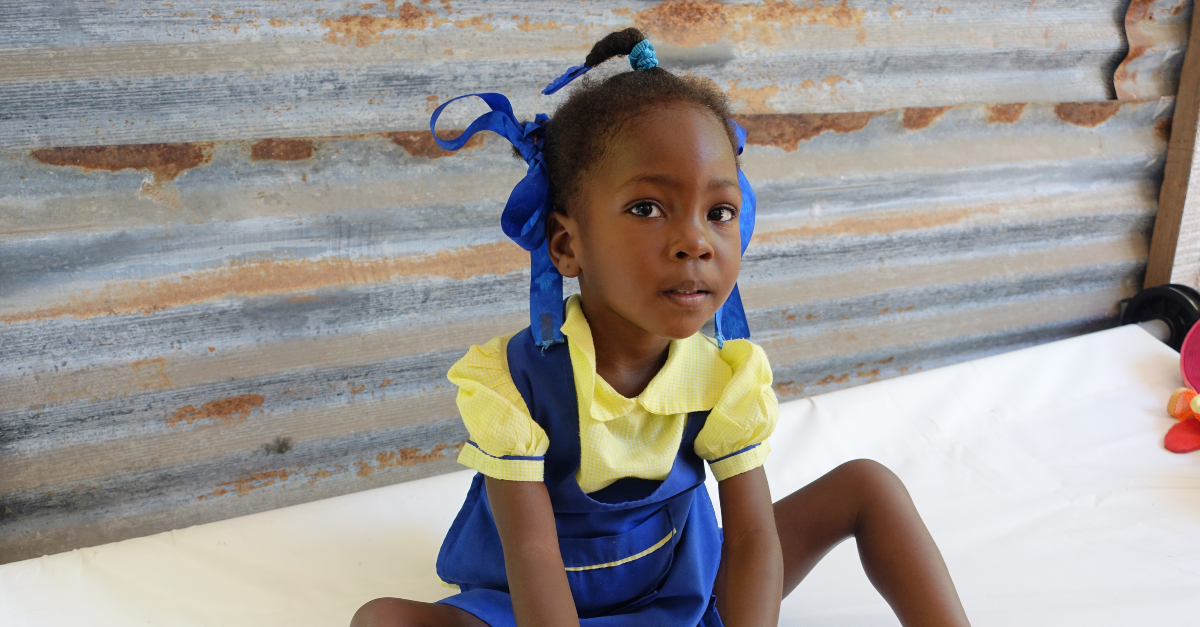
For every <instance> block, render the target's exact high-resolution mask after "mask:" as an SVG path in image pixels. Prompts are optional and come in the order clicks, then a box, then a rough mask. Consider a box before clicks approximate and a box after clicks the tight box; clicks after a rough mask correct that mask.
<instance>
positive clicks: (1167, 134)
mask: <svg viewBox="0 0 1200 627" xmlns="http://www.w3.org/2000/svg"><path fill="white" fill-rule="evenodd" d="M1173 119H1174V118H1169V117H1165V118H1162V119H1160V120H1159V121H1157V122H1155V123H1154V134H1155V135H1157V136H1158V138H1159V139H1161V140H1163V141H1165V142H1169V141H1171V122H1172V120H1173Z"/></svg>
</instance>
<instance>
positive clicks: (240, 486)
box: [213, 470, 289, 497]
mask: <svg viewBox="0 0 1200 627" xmlns="http://www.w3.org/2000/svg"><path fill="white" fill-rule="evenodd" d="M288 475H289V473H288V471H286V470H268V471H266V472H260V473H256V474H253V475H250V476H249V477H242V478H240V479H236V480H234V481H226V482H223V483H218V484H217V485H218V486H231V487H232V488H233V491H234V492H237V495H238V496H239V497H242V496H246V495H247V494H249V493H250V492H251V491H253V490H257V489H259V488H265V487H267V486H271V485H275V482H276V481H280V482H282V481H287V480H288ZM217 492H221V493H222V494H225V493H227V492H226V491H225V490H223V489H222V488H220V487H218V488H217V490H214V491H213V496H220V495H218V494H217Z"/></svg>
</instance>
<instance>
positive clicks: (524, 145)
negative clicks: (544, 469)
mask: <svg viewBox="0 0 1200 627" xmlns="http://www.w3.org/2000/svg"><path fill="white" fill-rule="evenodd" d="M642 44H646V45H645V46H643V45H642ZM639 49H640V50H639ZM635 53H636V54H635ZM629 56H630V65H632V66H633V67H634V69H635V70H636V69H648V68H650V67H656V66H657V65H658V61H657V59H655V57H654V46H652V45H650V43H649V40H643V41H642V42H640V43H639V44H638V45H637V46H636V47H635V48H634V51H633V52H631V53H630V55H629ZM650 63H653V65H648V64H650ZM639 64H641V65H643V66H645V67H640V68H639V67H638V66H639ZM590 69H591V68H589V67H587V66H583V65H579V66H575V67H572V68H570V69H569V70H567V71H566V72H565V73H564V74H563V75H562V76H559V77H558V78H556V79H554V81H552V82H551V83H550V84H549V85H547V86H546V89H544V90H542V93H543V94H552V93H554V92H556V91H558V90H559V89H562V88H563V87H565V86H566V85H567V83H570V82H571V81H573V80H575V79H576V78H578V77H580V76H582V75H583V74H585V73H587V71H588V70H590ZM470 97H477V98H480V99H482V100H483V101H484V103H486V104H487V105H488V107H489V108H490V109H491V111H489V112H487V113H484V114H483V115H481V116H479V117H478V118H476V119H475V121H473V122H471V124H470V125H469V126H467V130H465V131H463V133H462V134H461V135H459V136H458V137H456V138H454V139H442V138H440V137H438V136H437V132H436V126H437V120H438V117H439V116H441V114H442V110H443V109H445V108H446V107H447V106H448V105H449V104H450V103H452V102H454V101H456V100H462V99H463V98H470ZM549 121H550V118H549V117H547V116H546V114H544V113H539V114H537V116H536V117H535V118H534V121H532V122H520V121H519V120H517V117H516V115H515V114H514V113H513V110H512V104H511V103H509V101H508V98H506V97H505V96H504V95H503V94H497V93H481V94H467V95H464V96H458V97H457V98H451V99H450V100H447V101H446V102H444V103H442V104H441V105H440V106H439V107H438V108H437V109H435V110H434V112H433V115H432V116H431V117H430V119H429V131H430V133H432V134H433V140H434V141H435V142H437V144H438V146H441V147H442V148H443V149H445V150H458V149H460V148H462V147H463V146H465V145H466V143H467V142H468V141H470V139H471V137H472V136H474V135H475V134H476V133H479V132H481V131H492V132H493V133H496V134H497V135H500V136H502V137H504V138H505V139H507V140H508V141H509V142H511V143H512V145H513V146H514V147H515V148H516V149H517V151H518V152H520V153H521V157H522V158H523V159H524V160H525V163H526V164H528V165H529V168H528V170H526V172H525V177H524V178H523V179H521V181H520V182H518V183H517V185H516V187H514V188H513V190H512V192H511V193H510V194H509V196H508V202H507V203H506V204H505V205H504V212H503V213H502V214H501V216H500V227H501V229H502V230H503V231H504V234H505V235H507V236H508V237H510V238H512V240H513V241H514V242H516V243H517V244H518V245H519V246H520V247H521V248H523V249H525V250H527V251H529V253H530V273H529V323H530V329H531V330H532V332H533V336H534V339H535V341H536V343H537V345H538V346H539V347H541V348H542V349H545V348H547V347H549V346H551V345H553V344H556V343H558V342H562V341H564V339H565V338H564V337H563V334H562V330H561V328H562V325H563V313H564V312H563V278H562V275H561V274H559V272H558V269H557V268H555V267H554V264H553V263H551V261H550V250H549V241H548V239H547V237H546V219H547V217H548V216H549V215H550V212H551V211H553V210H554V200H553V198H552V197H551V194H550V174H549V172H548V171H547V169H546V162H545V159H544V157H543V155H542V145H543V140H544V137H545V133H546V128H545V127H546V123H547V122H549ZM729 123H730V124H732V125H733V129H734V132H735V135H736V136H737V153H738V154H739V155H740V154H742V149H743V148H744V147H745V143H746V129H744V128H742V127H741V126H740V125H738V123H737V122H734V121H732V120H730V122H729ZM738 186H739V187H740V188H741V191H742V208H741V212H740V214H739V215H738V228H739V229H741V239H742V241H741V244H742V246H741V248H742V250H741V252H742V253H745V252H746V247H747V246H749V244H750V237H751V235H753V233H754V214H755V205H756V202H755V201H756V199H755V195H754V190H753V189H752V188H751V187H750V182H749V181H748V180H746V175H745V174H743V173H742V171H741V168H739V169H738ZM714 322H715V324H716V331H717V343H718V344H723V343H724V342H725V341H726V340H732V339H739V338H748V337H750V326H749V324H748V323H747V322H746V312H745V310H744V309H743V307H742V298H741V294H740V293H739V291H738V287H737V285H736V284H735V285H734V286H733V291H732V292H731V293H730V294H729V298H728V299H727V300H726V301H725V304H724V305H722V306H721V308H720V309H718V310H717V313H716V316H715V320H714Z"/></svg>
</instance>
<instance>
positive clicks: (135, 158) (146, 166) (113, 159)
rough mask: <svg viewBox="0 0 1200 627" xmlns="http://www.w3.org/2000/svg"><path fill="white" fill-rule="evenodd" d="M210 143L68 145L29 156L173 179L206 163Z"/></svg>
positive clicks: (159, 180) (88, 169)
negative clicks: (138, 171) (149, 173)
mask: <svg viewBox="0 0 1200 627" xmlns="http://www.w3.org/2000/svg"><path fill="white" fill-rule="evenodd" d="M212 148H213V143H212V142H207V143H195V144H133V145H128V146H67V147H63V148H38V149H36V150H32V151H30V153H29V154H30V156H32V157H33V158H34V159H37V160H38V161H40V162H42V163H45V164H46V165H56V166H75V167H79V168H83V171H84V172H91V171H93V170H107V171H109V172H119V171H121V170H149V171H150V172H153V173H154V182H155V183H165V182H167V181H171V180H174V179H175V177H177V176H179V175H180V174H182V173H183V172H184V171H186V170H189V169H191V168H194V167H196V166H198V165H201V164H204V163H208V162H209V161H210V160H211V159H212Z"/></svg>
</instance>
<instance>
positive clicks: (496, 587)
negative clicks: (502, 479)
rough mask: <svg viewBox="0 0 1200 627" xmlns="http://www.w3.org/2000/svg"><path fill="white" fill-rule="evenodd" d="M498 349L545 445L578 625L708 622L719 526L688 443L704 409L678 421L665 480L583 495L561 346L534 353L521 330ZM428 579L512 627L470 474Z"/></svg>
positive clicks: (488, 520) (498, 563) (455, 602)
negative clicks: (678, 437) (455, 589)
mask: <svg viewBox="0 0 1200 627" xmlns="http://www.w3.org/2000/svg"><path fill="white" fill-rule="evenodd" d="M507 356H508V367H509V372H510V373H511V375H512V379H513V383H514V384H515V385H516V387H517V390H518V391H519V392H520V393H521V396H522V398H523V399H524V400H525V405H526V406H527V407H528V409H529V413H530V415H531V416H532V418H533V419H534V420H535V421H536V422H537V423H538V424H539V425H540V426H541V427H542V429H544V430H545V431H546V435H547V436H548V438H549V440H550V448H549V450H547V451H546V455H545V483H546V488H547V490H548V491H549V493H550V502H551V504H552V506H553V509H554V521H555V524H556V526H557V527H558V538H559V539H558V542H559V549H560V550H561V552H562V558H563V565H564V566H565V567H566V569H567V581H568V582H569V583H570V585H571V594H572V596H573V597H574V599H575V608H576V610H577V611H578V612H579V618H580V623H581V625H582V627H625V626H629V627H633V626H638V627H642V626H646V625H671V626H679V627H690V626H693V625H703V626H704V627H719V626H720V625H721V619H720V617H718V616H717V610H716V597H714V596H713V594H712V589H713V582H714V580H715V579H716V575H717V568H718V566H720V563H721V541H722V538H721V530H720V528H719V527H718V526H717V518H716V513H715V512H714V511H713V505H712V501H711V500H710V499H709V497H708V491H707V490H706V489H705V488H704V461H703V460H702V459H700V457H698V456H697V455H696V453H695V451H694V450H693V443H694V441H695V439H696V434H698V433H700V429H701V428H703V427H704V421H705V419H706V418H707V417H708V412H707V411H704V412H694V413H692V414H690V415H689V416H688V422H687V426H686V427H685V429H684V432H683V438H682V441H681V442H680V446H679V452H678V453H677V454H676V456H675V463H674V465H673V466H672V468H671V472H670V474H669V475H668V476H667V478H666V479H664V480H663V481H652V480H647V479H638V478H626V479H621V480H619V481H617V482H616V483H614V484H612V485H610V486H608V487H606V488H604V489H603V490H599V491H597V492H593V493H591V494H585V493H584V492H583V490H582V489H580V487H579V484H578V483H576V481H575V472H576V470H577V469H578V468H579V456H580V443H579V406H578V403H577V400H576V395H575V376H574V371H573V369H572V367H571V358H570V352H569V349H568V346H567V343H566V342H561V343H558V344H553V345H551V346H549V347H548V348H546V349H545V350H544V351H543V349H541V348H539V347H538V346H537V345H536V342H535V339H534V336H533V334H532V333H531V332H530V329H529V328H526V329H525V330H523V331H521V332H520V333H518V334H516V335H515V336H513V337H512V339H510V340H509V342H508V355H507ZM437 574H438V577H440V578H441V579H442V581H445V582H446V583H450V584H455V585H457V586H459V589H460V592H459V593H458V594H455V595H453V596H450V597H448V598H446V599H443V600H442V601H440V603H444V604H447V605H452V606H455V607H458V608H461V609H463V610H466V611H467V612H470V613H471V614H473V615H475V616H477V617H478V618H480V619H481V620H483V621H484V622H486V623H487V624H488V625H490V626H491V627H516V620H515V619H514V617H513V610H512V600H511V598H510V597H509V593H508V577H507V575H506V573H505V569H504V552H503V549H502V547H501V545H500V535H499V533H498V532H497V530H496V524H495V521H494V520H493V518H492V512H491V509H490V508H489V506H488V501H487V494H486V488H485V484H484V477H483V475H482V474H476V475H475V478H474V480H473V481H472V482H471V488H470V490H469V491H468V493H467V498H466V502H465V503H463V506H462V509H461V510H459V512H458V516H457V517H456V518H455V519H454V524H453V525H451V527H450V531H449V532H448V533H447V534H446V539H445V541H444V542H443V543H442V548H441V551H440V552H439V553H438V559H437Z"/></svg>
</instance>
